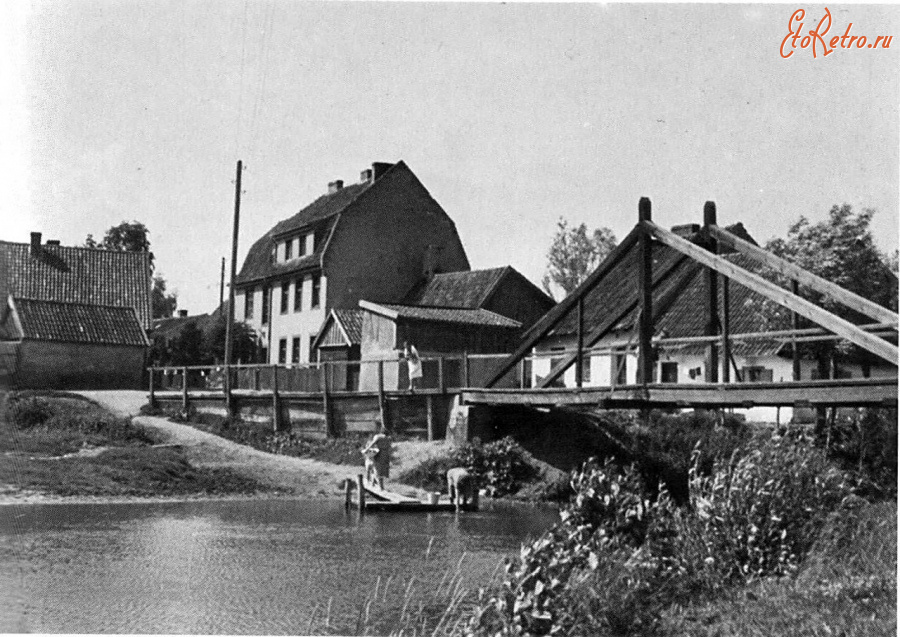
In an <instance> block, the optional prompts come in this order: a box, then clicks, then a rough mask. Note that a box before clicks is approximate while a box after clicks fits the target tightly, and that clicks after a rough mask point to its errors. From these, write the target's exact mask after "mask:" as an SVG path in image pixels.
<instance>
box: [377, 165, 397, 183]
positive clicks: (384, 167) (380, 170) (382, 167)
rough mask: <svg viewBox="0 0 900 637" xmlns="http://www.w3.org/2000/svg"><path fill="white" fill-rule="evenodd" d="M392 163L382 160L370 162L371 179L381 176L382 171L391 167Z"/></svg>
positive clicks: (384, 171)
mask: <svg viewBox="0 0 900 637" xmlns="http://www.w3.org/2000/svg"><path fill="white" fill-rule="evenodd" d="M393 165H394V164H386V163H385V162H383V161H376V162H375V163H373V164H372V181H375V180H376V179H378V178H379V177H381V176H382V175H383V174H384V173H386V172H387V171H388V170H390V169H391V167H392V166H393Z"/></svg>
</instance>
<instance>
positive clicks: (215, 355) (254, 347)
mask: <svg viewBox="0 0 900 637" xmlns="http://www.w3.org/2000/svg"><path fill="white" fill-rule="evenodd" d="M227 322H228V319H227V317H226V316H225V315H224V314H216V315H214V316H213V317H212V318H211V319H207V318H206V317H199V318H192V319H191V320H186V321H184V323H182V324H181V325H179V326H178V327H179V328H178V331H177V332H176V335H175V337H174V338H171V339H168V338H167V337H166V334H165V333H163V332H161V331H157V332H155V333H153V334H152V335H151V336H152V339H151V345H150V362H151V364H153V365H157V366H164V365H173V366H180V365H218V364H221V363H222V362H224V360H225V327H226V324H227ZM232 339H233V340H232V342H233V343H234V349H233V353H234V361H235V362H244V363H248V362H253V361H255V360H256V356H257V352H258V349H259V348H258V339H257V336H256V333H255V332H254V331H253V328H251V327H250V326H249V325H247V324H246V323H243V322H240V321H235V322H234V323H233V328H232Z"/></svg>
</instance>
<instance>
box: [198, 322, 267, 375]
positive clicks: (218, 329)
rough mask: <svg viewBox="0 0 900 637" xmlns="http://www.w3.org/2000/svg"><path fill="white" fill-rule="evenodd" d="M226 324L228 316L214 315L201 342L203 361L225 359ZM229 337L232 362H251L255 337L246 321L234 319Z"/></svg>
mask: <svg viewBox="0 0 900 637" xmlns="http://www.w3.org/2000/svg"><path fill="white" fill-rule="evenodd" d="M227 325H228V317H227V316H226V315H225V314H224V313H219V314H216V315H214V317H213V320H212V323H211V324H210V326H209V329H208V330H207V331H206V335H205V338H204V342H203V354H204V359H205V360H204V362H205V363H207V364H213V363H222V362H224V361H225V331H226V327H227ZM231 339H232V343H233V344H234V345H233V349H232V350H231V358H232V361H233V362H235V363H236V362H238V361H241V362H244V363H251V362H254V361H255V360H256V355H257V349H258V347H257V337H256V332H254V331H253V328H251V327H250V326H249V325H247V324H246V323H243V322H240V321H235V322H234V323H232V326H231Z"/></svg>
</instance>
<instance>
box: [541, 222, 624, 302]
mask: <svg viewBox="0 0 900 637" xmlns="http://www.w3.org/2000/svg"><path fill="white" fill-rule="evenodd" d="M615 247H616V236H615V235H614V234H613V232H612V230H610V229H609V228H597V229H596V230H594V231H593V232H591V233H589V232H588V228H587V225H585V224H583V223H582V224H581V225H580V226H577V227H574V228H570V227H569V224H568V222H567V221H566V220H565V219H563V218H562V217H560V218H559V221H558V222H557V224H556V234H555V235H554V236H553V242H552V243H551V244H550V249H549V250H548V251H547V272H546V274H544V279H543V286H544V290H546V291H547V293H548V294H550V295H551V296H555V295H554V293H553V288H554V287H555V288H561V289H562V291H563V294H564V295H568V294H570V293H571V292H572V290H574V289H575V288H576V287H578V285H579V284H580V283H581V282H582V281H584V280H585V279H586V278H587V276H588V275H589V274H590V273H591V272H593V271H594V270H595V269H596V268H597V266H598V265H600V263H601V262H602V261H603V260H604V259H605V258H606V256H607V255H608V254H609V253H610V252H611V251H612V249H613V248H615Z"/></svg>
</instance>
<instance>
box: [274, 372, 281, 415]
mask: <svg viewBox="0 0 900 637" xmlns="http://www.w3.org/2000/svg"><path fill="white" fill-rule="evenodd" d="M279 412H280V408H279V405H278V366H277V365H272V429H273V430H274V431H278V430H279V428H280V425H281V423H280V422H279V421H280V420H281V418H280V415H281V414H280V413H279Z"/></svg>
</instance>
